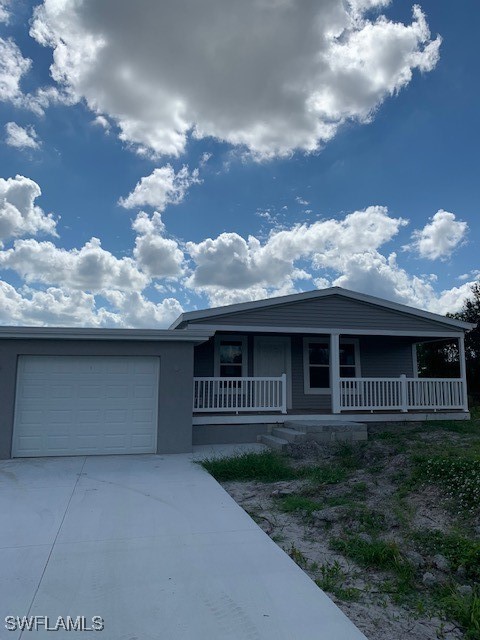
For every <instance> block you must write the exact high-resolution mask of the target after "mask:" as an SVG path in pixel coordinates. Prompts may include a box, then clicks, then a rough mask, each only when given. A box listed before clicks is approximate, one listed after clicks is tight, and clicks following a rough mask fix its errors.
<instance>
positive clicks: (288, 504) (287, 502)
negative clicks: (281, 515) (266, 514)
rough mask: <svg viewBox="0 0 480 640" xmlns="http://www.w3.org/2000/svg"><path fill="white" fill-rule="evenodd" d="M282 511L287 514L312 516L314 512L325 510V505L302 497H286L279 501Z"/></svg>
mask: <svg viewBox="0 0 480 640" xmlns="http://www.w3.org/2000/svg"><path fill="white" fill-rule="evenodd" d="M278 502H279V506H280V509H281V510H282V511H284V512H285V513H292V512H302V513H304V514H306V515H307V516H311V515H312V513H313V512H314V511H318V509H322V508H323V504H321V503H320V502H315V500H310V498H305V497H304V496H300V495H291V496H285V497H284V498H279V500H278Z"/></svg>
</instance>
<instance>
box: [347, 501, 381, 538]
mask: <svg viewBox="0 0 480 640" xmlns="http://www.w3.org/2000/svg"><path fill="white" fill-rule="evenodd" d="M348 515H349V517H350V518H351V519H352V520H355V521H356V522H357V523H358V525H359V527H360V529H361V531H364V532H365V533H368V534H370V535H372V536H376V535H378V534H379V533H381V532H382V531H385V530H386V528H387V527H386V523H385V516H384V515H383V513H381V512H380V511H376V510H375V509H369V508H368V507H365V506H362V505H358V504H357V505H355V506H353V507H352V508H351V509H349V511H348Z"/></svg>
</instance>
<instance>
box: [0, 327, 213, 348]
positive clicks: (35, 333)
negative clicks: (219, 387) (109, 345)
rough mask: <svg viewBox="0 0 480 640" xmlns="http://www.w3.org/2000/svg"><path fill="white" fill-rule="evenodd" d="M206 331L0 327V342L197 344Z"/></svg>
mask: <svg viewBox="0 0 480 640" xmlns="http://www.w3.org/2000/svg"><path fill="white" fill-rule="evenodd" d="M213 333H214V332H213V331H211V330H209V329H202V328H201V327H200V328H198V329H197V328H195V329H194V330H191V329H187V330H185V331H182V332H180V331H170V330H168V329H97V328H87V329H84V328H72V327H7V326H4V327H0V340H1V339H2V338H3V339H7V338H9V339H17V340H22V339H36V340H127V341H130V340H148V341H158V342H194V343H195V344H201V343H202V342H205V341H206V340H208V338H210V337H211V336H212V335H213Z"/></svg>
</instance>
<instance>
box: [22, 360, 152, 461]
mask: <svg viewBox="0 0 480 640" xmlns="http://www.w3.org/2000/svg"><path fill="white" fill-rule="evenodd" d="M158 370H159V358H153V357H117V356H109V357H103V356H74V357H70V356H22V357H20V359H19V368H18V380H17V396H16V398H17V400H16V411H15V429H14V442H13V452H12V455H14V456H19V457H21V456H40V455H43V456H46V455H82V454H83V455H86V454H87V453H88V454H99V455H101V454H108V453H117V454H118V453H154V452H155V450H156V432H157V414H158Z"/></svg>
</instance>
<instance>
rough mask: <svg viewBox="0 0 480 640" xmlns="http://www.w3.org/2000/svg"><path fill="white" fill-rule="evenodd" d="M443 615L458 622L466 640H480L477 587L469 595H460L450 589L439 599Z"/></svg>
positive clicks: (479, 608) (479, 607)
mask: <svg viewBox="0 0 480 640" xmlns="http://www.w3.org/2000/svg"><path fill="white" fill-rule="evenodd" d="M440 603H441V605H442V607H443V610H444V611H445V614H446V615H447V616H448V617H449V618H452V619H454V620H456V621H457V622H458V624H459V625H460V626H461V627H462V628H463V629H464V631H465V636H464V637H465V638H467V639H468V640H480V589H479V587H478V586H477V587H476V588H475V589H474V590H473V592H472V593H471V594H469V595H462V594H460V593H458V591H456V590H455V589H453V588H451V589H450V592H449V593H447V594H445V595H443V597H441V598H440Z"/></svg>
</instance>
